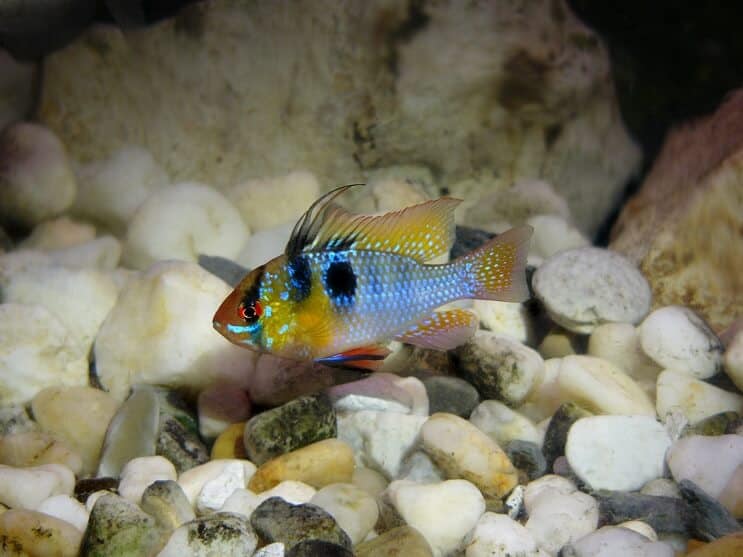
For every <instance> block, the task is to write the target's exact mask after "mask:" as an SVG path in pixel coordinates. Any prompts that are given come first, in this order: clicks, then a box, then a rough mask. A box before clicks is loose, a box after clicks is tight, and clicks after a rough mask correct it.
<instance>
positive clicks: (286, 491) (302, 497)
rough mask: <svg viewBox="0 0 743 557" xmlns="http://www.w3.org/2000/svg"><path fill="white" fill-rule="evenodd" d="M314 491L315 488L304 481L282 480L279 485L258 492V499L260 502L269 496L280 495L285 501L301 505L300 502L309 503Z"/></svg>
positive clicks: (315, 491)
mask: <svg viewBox="0 0 743 557" xmlns="http://www.w3.org/2000/svg"><path fill="white" fill-rule="evenodd" d="M316 493H317V490H316V489H315V488H314V487H312V486H311V485H307V484H306V483H304V482H298V481H295V480H284V481H283V482H280V483H279V485H277V486H275V487H272V488H271V489H268V490H266V491H262V492H260V493H259V494H258V499H259V500H260V502H261V503H262V502H263V501H265V500H266V499H270V498H271V497H281V498H282V499H283V500H284V501H286V502H287V503H291V504H292V505H301V504H302V503H309V502H310V500H311V499H312V498H313V497H314V496H315V494H316Z"/></svg>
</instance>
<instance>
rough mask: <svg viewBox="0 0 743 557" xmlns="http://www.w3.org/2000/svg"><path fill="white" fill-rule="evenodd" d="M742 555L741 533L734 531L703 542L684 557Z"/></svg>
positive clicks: (728, 556)
mask: <svg viewBox="0 0 743 557" xmlns="http://www.w3.org/2000/svg"><path fill="white" fill-rule="evenodd" d="M740 555H743V533H741V532H736V533H735V534H730V535H729V536H725V537H722V538H719V539H717V540H715V541H713V542H711V543H705V544H703V545H701V546H700V547H697V548H695V549H694V550H692V551H690V552H689V553H687V554H686V557H739V556H740Z"/></svg>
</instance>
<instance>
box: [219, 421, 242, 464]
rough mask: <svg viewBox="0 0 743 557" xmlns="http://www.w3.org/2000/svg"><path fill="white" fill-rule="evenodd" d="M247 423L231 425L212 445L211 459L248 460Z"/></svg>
mask: <svg viewBox="0 0 743 557" xmlns="http://www.w3.org/2000/svg"><path fill="white" fill-rule="evenodd" d="M244 435H245V422H239V423H236V424H230V425H229V426H228V427H227V428H226V429H225V430H224V431H222V433H220V434H219V436H218V437H217V439H216V440H215V441H214V444H213V445H212V452H211V459H212V460H217V459H220V458H247V455H246V454H245V443H244V442H243V436H244Z"/></svg>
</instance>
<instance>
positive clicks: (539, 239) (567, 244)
mask: <svg viewBox="0 0 743 557" xmlns="http://www.w3.org/2000/svg"><path fill="white" fill-rule="evenodd" d="M526 223H527V224H530V225H531V226H532V227H533V228H534V234H533V235H532V237H531V241H530V243H529V255H533V256H537V257H540V258H541V259H547V258H548V257H551V256H553V255H555V254H556V253H559V252H561V251H564V250H566V249H573V248H580V247H584V246H588V245H590V243H591V242H589V241H588V238H586V237H585V236H584V235H583V234H582V233H581V231H580V230H578V229H577V228H576V227H575V226H573V225H572V224H570V222H568V221H567V219H565V218H564V217H562V216H559V215H536V216H534V217H531V218H529V219H528V220H527V221H526Z"/></svg>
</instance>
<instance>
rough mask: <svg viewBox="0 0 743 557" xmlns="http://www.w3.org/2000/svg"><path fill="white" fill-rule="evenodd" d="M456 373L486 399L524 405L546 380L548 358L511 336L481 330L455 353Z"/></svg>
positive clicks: (512, 404)
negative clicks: (537, 387) (545, 361)
mask: <svg viewBox="0 0 743 557" xmlns="http://www.w3.org/2000/svg"><path fill="white" fill-rule="evenodd" d="M452 358H453V361H454V362H455V368H456V372H457V374H458V375H459V376H461V377H462V378H463V379H465V380H466V381H468V382H469V383H471V384H472V385H473V386H474V387H475V388H476V389H477V390H478V391H479V393H480V395H481V396H482V397H483V398H485V399H496V400H501V401H503V402H505V403H506V404H508V405H510V406H517V405H519V404H521V403H522V402H523V401H524V400H525V399H526V398H527V397H528V396H529V394H530V393H531V392H532V391H533V390H534V389H535V388H536V386H537V385H539V383H540V382H541V380H542V376H543V374H544V361H543V360H542V357H541V356H540V355H539V353H537V352H536V351H535V350H532V349H531V348H528V347H527V346H524V345H523V344H521V343H520V342H518V341H515V340H513V339H512V338H511V337H509V336H507V335H500V334H497V333H492V332H490V331H482V330H481V331H477V332H476V333H475V336H474V337H473V338H472V339H470V340H469V341H467V342H466V343H465V344H463V345H462V346H459V347H457V348H456V349H455V350H454V351H453V352H452Z"/></svg>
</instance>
